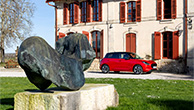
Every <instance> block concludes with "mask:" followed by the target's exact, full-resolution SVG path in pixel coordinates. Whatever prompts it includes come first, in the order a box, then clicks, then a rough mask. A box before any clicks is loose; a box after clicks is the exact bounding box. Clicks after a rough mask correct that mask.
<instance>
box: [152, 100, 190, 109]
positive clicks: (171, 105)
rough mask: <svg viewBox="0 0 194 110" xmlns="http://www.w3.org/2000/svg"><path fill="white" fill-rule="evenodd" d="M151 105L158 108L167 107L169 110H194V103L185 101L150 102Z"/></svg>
mask: <svg viewBox="0 0 194 110" xmlns="http://www.w3.org/2000/svg"><path fill="white" fill-rule="evenodd" d="M149 103H151V104H154V105H156V106H161V107H166V108H168V109H169V110H193V109H194V101H184V100H159V99H152V100H150V102H149Z"/></svg>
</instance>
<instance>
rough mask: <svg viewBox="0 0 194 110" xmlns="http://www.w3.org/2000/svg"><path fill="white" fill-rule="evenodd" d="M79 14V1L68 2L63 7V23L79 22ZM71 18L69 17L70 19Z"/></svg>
mask: <svg viewBox="0 0 194 110" xmlns="http://www.w3.org/2000/svg"><path fill="white" fill-rule="evenodd" d="M78 16H79V5H78V3H77V2H75V3H71V4H69V5H68V4H66V3H64V7H63V24H64V25H65V24H77V23H78ZM68 18H69V19H68Z"/></svg>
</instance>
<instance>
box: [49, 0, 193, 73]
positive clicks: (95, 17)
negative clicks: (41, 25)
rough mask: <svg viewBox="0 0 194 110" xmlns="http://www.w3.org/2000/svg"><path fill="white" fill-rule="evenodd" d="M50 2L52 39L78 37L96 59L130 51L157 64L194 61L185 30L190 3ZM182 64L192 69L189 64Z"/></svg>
mask: <svg viewBox="0 0 194 110" xmlns="http://www.w3.org/2000/svg"><path fill="white" fill-rule="evenodd" d="M50 2H54V3H55V5H54V7H55V9H56V41H57V40H58V39H59V38H61V37H64V36H65V35H69V34H72V33H83V34H85V35H86V36H87V37H88V40H89V42H90V43H91V45H92V47H93V48H94V50H95V51H96V56H97V59H101V58H103V57H104V55H105V54H106V53H107V52H115V51H127V52H128V51H131V52H135V53H137V54H138V55H140V56H142V57H148V59H149V56H150V57H151V58H150V59H153V60H156V61H157V63H158V65H159V66H165V65H166V64H170V63H175V62H176V61H178V60H177V59H179V62H180V59H181V58H183V59H187V58H189V61H190V59H191V60H192V61H193V53H192V52H193V50H194V43H193V38H192V37H191V36H192V35H193V29H190V30H188V29H185V26H186V25H187V20H188V16H187V13H188V12H189V14H188V15H189V16H190V18H191V19H193V12H194V11H193V10H192V9H193V7H194V6H193V3H192V2H191V0H188V1H187V0H47V3H48V4H49V3H50ZM187 4H189V6H188V5H187ZM49 5H50V4H49ZM187 7H189V10H191V11H187V10H188V9H187ZM190 8H192V9H190ZM190 50H192V51H190ZM187 56H189V57H187ZM183 63H185V64H187V66H189V67H190V68H191V67H193V62H192V63H191V62H188V61H187V60H184V62H183ZM168 67H169V66H168ZM181 68H182V67H181ZM178 71H181V70H178Z"/></svg>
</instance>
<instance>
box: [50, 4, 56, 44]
mask: <svg viewBox="0 0 194 110" xmlns="http://www.w3.org/2000/svg"><path fill="white" fill-rule="evenodd" d="M47 4H48V5H49V6H52V7H54V8H55V42H56V41H57V40H58V38H57V27H58V25H57V6H55V5H51V4H50V3H49V2H48V3H47Z"/></svg>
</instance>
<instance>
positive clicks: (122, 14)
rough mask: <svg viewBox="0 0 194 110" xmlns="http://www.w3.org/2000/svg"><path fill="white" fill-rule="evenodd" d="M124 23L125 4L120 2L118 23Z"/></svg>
mask: <svg viewBox="0 0 194 110" xmlns="http://www.w3.org/2000/svg"><path fill="white" fill-rule="evenodd" d="M124 22H125V2H120V23H124Z"/></svg>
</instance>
